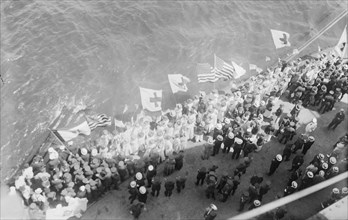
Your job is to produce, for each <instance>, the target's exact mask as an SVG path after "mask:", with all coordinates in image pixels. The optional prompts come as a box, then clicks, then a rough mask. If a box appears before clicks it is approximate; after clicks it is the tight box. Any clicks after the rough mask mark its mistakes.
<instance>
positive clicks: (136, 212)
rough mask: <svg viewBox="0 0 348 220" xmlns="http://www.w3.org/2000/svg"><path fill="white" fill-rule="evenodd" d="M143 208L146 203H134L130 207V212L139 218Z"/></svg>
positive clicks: (135, 217)
mask: <svg viewBox="0 0 348 220" xmlns="http://www.w3.org/2000/svg"><path fill="white" fill-rule="evenodd" d="M143 208H144V204H143V203H141V202H138V203H137V204H134V205H132V206H131V207H130V209H129V212H130V214H132V215H133V217H134V219H138V218H139V216H140V214H141V211H142V210H143Z"/></svg>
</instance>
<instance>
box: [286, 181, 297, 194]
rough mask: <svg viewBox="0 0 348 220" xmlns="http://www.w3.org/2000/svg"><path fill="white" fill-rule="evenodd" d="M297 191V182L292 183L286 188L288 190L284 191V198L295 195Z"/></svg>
mask: <svg viewBox="0 0 348 220" xmlns="http://www.w3.org/2000/svg"><path fill="white" fill-rule="evenodd" d="M296 189H297V182H296V181H292V182H291V185H290V186H289V185H288V186H286V188H285V189H284V195H283V196H284V197H285V196H287V195H290V194H292V193H294V192H295V191H296Z"/></svg>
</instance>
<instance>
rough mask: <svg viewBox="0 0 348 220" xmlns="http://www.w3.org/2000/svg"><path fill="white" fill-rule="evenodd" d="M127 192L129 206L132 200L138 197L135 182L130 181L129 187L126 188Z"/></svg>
mask: <svg viewBox="0 0 348 220" xmlns="http://www.w3.org/2000/svg"><path fill="white" fill-rule="evenodd" d="M128 192H129V194H130V195H129V197H128V200H130V204H133V202H134V200H135V199H136V198H137V196H138V189H137V183H136V182H135V181H131V182H130V184H129V186H128Z"/></svg>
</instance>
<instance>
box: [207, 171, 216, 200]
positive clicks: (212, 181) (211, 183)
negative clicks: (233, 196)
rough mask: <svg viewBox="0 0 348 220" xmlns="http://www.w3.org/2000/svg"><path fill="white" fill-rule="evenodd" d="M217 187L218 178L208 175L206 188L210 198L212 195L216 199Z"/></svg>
mask: <svg viewBox="0 0 348 220" xmlns="http://www.w3.org/2000/svg"><path fill="white" fill-rule="evenodd" d="M215 187H216V178H215V177H214V176H213V175H208V178H207V188H206V190H205V196H206V197H207V198H208V199H209V198H210V197H212V198H213V199H214V200H215Z"/></svg>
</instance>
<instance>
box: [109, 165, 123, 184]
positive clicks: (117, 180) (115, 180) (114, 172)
mask: <svg viewBox="0 0 348 220" xmlns="http://www.w3.org/2000/svg"><path fill="white" fill-rule="evenodd" d="M110 171H111V180H112V189H115V190H119V189H120V188H119V184H120V180H121V179H120V174H119V173H118V172H117V169H116V167H111V168H110Z"/></svg>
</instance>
